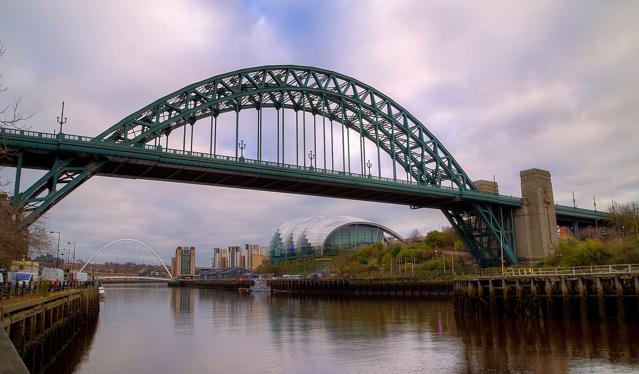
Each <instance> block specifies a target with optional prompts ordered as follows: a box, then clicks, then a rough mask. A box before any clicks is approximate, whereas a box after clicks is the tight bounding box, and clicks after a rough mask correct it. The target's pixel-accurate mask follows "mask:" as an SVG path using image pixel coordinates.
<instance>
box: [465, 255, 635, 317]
mask: <svg viewBox="0 0 639 374" xmlns="http://www.w3.org/2000/svg"><path fill="white" fill-rule="evenodd" d="M454 305H455V309H456V310H457V311H459V312H462V313H466V314H485V315H513V316H524V317H530V318H565V319H568V318H574V319H600V320H603V319H618V320H636V319H637V315H638V312H639V265H609V266H589V267H580V268H568V269H560V268H556V269H549V268H537V269H535V268H514V269H506V271H505V272H504V273H503V274H501V275H493V276H473V277H470V276H469V277H465V278H464V279H457V280H455V284H454Z"/></svg>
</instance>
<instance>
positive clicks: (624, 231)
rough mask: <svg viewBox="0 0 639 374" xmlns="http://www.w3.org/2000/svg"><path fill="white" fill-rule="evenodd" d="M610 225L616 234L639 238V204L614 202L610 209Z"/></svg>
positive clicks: (635, 202) (634, 202)
mask: <svg viewBox="0 0 639 374" xmlns="http://www.w3.org/2000/svg"><path fill="white" fill-rule="evenodd" d="M609 211H610V213H609V214H608V222H609V225H610V226H612V227H614V228H615V230H616V232H617V233H619V234H621V235H622V236H625V235H635V236H639V202H637V201H633V202H629V203H625V204H622V203H618V202H616V201H613V202H612V204H610V207H609Z"/></svg>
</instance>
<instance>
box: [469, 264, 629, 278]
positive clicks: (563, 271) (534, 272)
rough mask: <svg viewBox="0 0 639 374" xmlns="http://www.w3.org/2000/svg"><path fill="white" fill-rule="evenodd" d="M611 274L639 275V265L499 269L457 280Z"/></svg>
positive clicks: (472, 274) (483, 271)
mask: <svg viewBox="0 0 639 374" xmlns="http://www.w3.org/2000/svg"><path fill="white" fill-rule="evenodd" d="M610 274H639V264H617V265H593V266H575V267H561V266H557V267H544V268H520V267H513V268H505V269H504V271H503V272H502V271H501V269H499V268H491V269H484V270H479V271H477V272H473V273H471V274H463V275H461V274H459V275H458V276H457V278H477V277H530V276H553V275H558V276H571V275H575V276H577V275H610Z"/></svg>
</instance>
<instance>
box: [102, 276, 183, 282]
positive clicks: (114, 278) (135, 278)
mask: <svg viewBox="0 0 639 374" xmlns="http://www.w3.org/2000/svg"><path fill="white" fill-rule="evenodd" d="M95 278H96V279H98V280H102V281H104V280H106V281H161V282H165V281H169V280H171V279H172V278H167V277H146V276H139V275H99V276H97V277H95Z"/></svg>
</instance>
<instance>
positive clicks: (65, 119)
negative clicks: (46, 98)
mask: <svg viewBox="0 0 639 374" xmlns="http://www.w3.org/2000/svg"><path fill="white" fill-rule="evenodd" d="M56 122H57V123H59V124H60V132H59V134H62V125H64V124H66V123H67V117H65V116H64V101H63V102H62V113H60V117H58V118H56ZM54 131H55V130H54Z"/></svg>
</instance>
